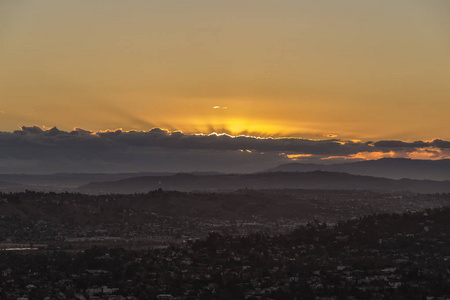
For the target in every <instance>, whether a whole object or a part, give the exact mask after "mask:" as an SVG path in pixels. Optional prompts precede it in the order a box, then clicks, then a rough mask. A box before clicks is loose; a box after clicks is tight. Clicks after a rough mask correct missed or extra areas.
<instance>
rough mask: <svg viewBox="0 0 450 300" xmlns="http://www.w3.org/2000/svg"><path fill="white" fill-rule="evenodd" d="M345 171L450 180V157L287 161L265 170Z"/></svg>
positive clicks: (378, 175) (358, 173)
mask: <svg viewBox="0 0 450 300" xmlns="http://www.w3.org/2000/svg"><path fill="white" fill-rule="evenodd" d="M318 170H321V171H329V172H345V173H349V174H354V175H367V176H377V177H386V178H391V179H401V178H410V179H430V180H450V159H443V160H419V159H407V158H382V159H378V160H367V161H358V162H349V163H336V164H329V165H324V164H311V163H289V164H283V165H280V166H278V167H276V168H273V169H269V170H267V171H268V172H311V171H318Z"/></svg>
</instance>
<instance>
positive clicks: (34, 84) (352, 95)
mask: <svg viewBox="0 0 450 300" xmlns="http://www.w3.org/2000/svg"><path fill="white" fill-rule="evenodd" d="M215 106H218V108H214V107H215ZM449 112H450V2H449V1H447V0H440V1H436V0H427V1H423V0H420V1H417V0H394V1H393V0H373V1H360V0H351V1H350V0H342V1H335V0H328V1H325V0H322V1H321V0H318V1H299V0H297V1H286V0H279V1H265V0H258V1H256V0H240V1H234V0H229V1H206V0H203V1H199V0H197V1H185V0H183V1H181V0H179V1H167V0H165V1H151V0H148V1H144V0H140V1H134V0H129V1H124V0H108V1H104V0H98V1H96V0H76V1H74V0H66V1H61V0H51V1H50V0H42V1H31V0H30V1H17V0H3V1H1V4H0V131H11V130H16V129H18V125H39V126H43V125H45V126H57V127H59V128H61V129H64V130H70V129H72V128H73V127H81V128H86V129H90V130H101V129H107V128H110V129H114V128H123V129H126V130H128V129H139V130H148V129H150V128H152V127H155V126H159V127H164V128H169V129H172V130H175V129H178V130H183V131H187V132H211V131H229V132H232V133H238V132H241V131H247V132H249V133H255V134H259V135H263V136H268V135H280V136H286V135H288V136H301V137H307V138H321V137H322V135H325V134H335V135H337V136H338V137H341V138H347V139H351V138H359V139H363V140H368V139H404V140H414V139H432V138H442V139H450V130H449V128H450V118H449V117H448V113H449Z"/></svg>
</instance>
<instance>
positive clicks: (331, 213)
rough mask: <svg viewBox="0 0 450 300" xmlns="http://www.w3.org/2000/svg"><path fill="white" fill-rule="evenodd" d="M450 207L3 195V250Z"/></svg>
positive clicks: (350, 200)
mask: <svg viewBox="0 0 450 300" xmlns="http://www.w3.org/2000/svg"><path fill="white" fill-rule="evenodd" d="M448 205H450V194H413V193H377V192H370V191H343V190H332V191H327V190H323V191H322V190H265V191H255V190H241V191H237V192H232V193H199V192H197V193H192V192H165V191H161V190H157V191H153V192H150V193H145V194H132V195H97V196H93V195H83V194H75V193H59V194H58V193H44V192H31V191H28V192H24V193H12V194H8V193H6V194H1V193H0V249H1V248H14V247H19V246H20V247H29V246H31V244H33V245H34V247H38V248H39V247H45V246H47V248H48V247H50V248H55V249H61V248H62V249H85V248H89V247H91V246H92V245H104V246H107V247H116V246H120V247H126V248H127V249H130V248H132V249H138V248H143V247H144V248H145V247H149V246H152V247H153V246H167V245H169V244H170V243H181V242H183V241H184V240H188V239H195V238H204V237H206V236H207V234H208V233H209V232H211V231H214V232H218V233H221V234H230V235H241V234H249V233H255V232H263V233H266V234H270V235H274V234H281V233H286V232H289V231H291V230H293V229H294V228H296V227H297V226H298V225H302V224H306V223H307V222H311V221H314V220H318V221H320V222H327V223H329V224H330V223H336V222H338V221H343V220H347V219H351V218H356V217H360V216H364V215H369V214H380V213H394V212H400V213H403V212H407V211H418V210H424V209H427V208H436V207H442V206H448Z"/></svg>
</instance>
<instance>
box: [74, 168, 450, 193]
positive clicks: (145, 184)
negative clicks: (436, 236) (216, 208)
mask: <svg viewBox="0 0 450 300" xmlns="http://www.w3.org/2000/svg"><path fill="white" fill-rule="evenodd" d="M159 188H161V189H163V190H174V191H232V190H238V189H245V188H249V189H326V190H330V189H346V190H373V191H410V192H420V193H440V192H450V181H431V180H412V179H401V180H393V179H388V178H380V177H371V176H359V175H351V174H347V173H339V172H324V171H313V172H303V173H302V172H270V173H258V174H244V175H242V174H227V175H192V174H176V175H172V176H143V177H134V178H128V179H123V180H117V181H106V182H94V183H89V184H87V185H84V186H81V187H80V188H79V189H78V191H80V192H87V193H141V192H148V191H152V190H156V189H159Z"/></svg>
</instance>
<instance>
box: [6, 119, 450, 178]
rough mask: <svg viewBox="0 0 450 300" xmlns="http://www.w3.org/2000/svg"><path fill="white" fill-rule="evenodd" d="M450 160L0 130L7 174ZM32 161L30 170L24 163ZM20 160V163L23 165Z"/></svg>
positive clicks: (212, 140) (422, 147) (377, 150)
mask: <svg viewBox="0 0 450 300" xmlns="http://www.w3.org/2000/svg"><path fill="white" fill-rule="evenodd" d="M383 157H407V158H427V159H438V158H446V157H450V142H448V141H443V140H440V139H435V140H432V141H415V142H404V141H376V142H362V141H359V140H349V141H347V140H340V139H324V140H311V139H300V138H261V137H255V136H246V135H240V136H233V135H229V134H218V133H213V134H185V133H183V132H181V131H169V130H166V129H162V128H153V129H151V130H149V131H123V130H122V129H120V128H119V129H114V130H104V131H97V132H93V131H90V130H85V129H81V128H74V130H73V131H70V132H66V131H62V130H59V129H58V128H56V127H53V128H44V129H42V128H40V127H38V126H21V130H18V131H15V132H12V133H11V132H0V160H2V161H3V165H4V166H8V167H7V168H3V169H2V172H3V173H6V172H19V171H20V172H38V171H40V172H45V173H48V172H87V171H90V172H125V171H127V172H128V171H193V170H218V171H223V172H250V171H259V170H263V169H265V168H269V167H274V166H276V165H278V164H281V163H285V162H288V161H292V160H298V159H302V161H314V160H327V161H331V160H339V159H341V160H342V159H353V160H362V159H377V158H383ZM26 161H29V162H33V163H30V164H29V170H28V171H27V170H26V169H27V167H26V164H23V162H26ZM14 162H21V163H20V164H16V165H17V166H16V168H15V167H14V165H15V164H14Z"/></svg>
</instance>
